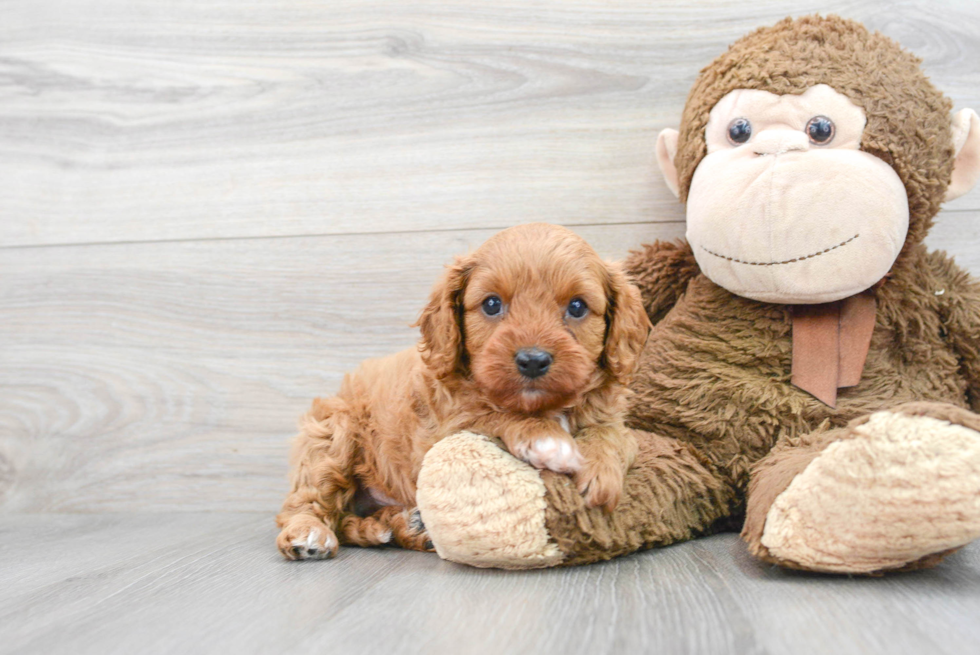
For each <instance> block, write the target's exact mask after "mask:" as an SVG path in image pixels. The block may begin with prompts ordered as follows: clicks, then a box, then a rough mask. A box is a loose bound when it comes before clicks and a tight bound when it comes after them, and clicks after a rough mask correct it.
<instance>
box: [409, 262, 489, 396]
mask: <svg viewBox="0 0 980 655" xmlns="http://www.w3.org/2000/svg"><path fill="white" fill-rule="evenodd" d="M473 266H474V263H473V262H472V261H471V260H470V259H468V258H466V259H464V258H462V257H457V258H456V261H454V262H453V263H452V264H451V265H450V266H448V267H447V268H446V272H445V273H444V274H443V276H442V278H440V280H439V281H438V282H436V284H435V286H433V287H432V295H431V296H430V297H429V304H427V305H426V306H425V309H423V310H422V313H421V314H420V315H419V320H418V321H416V322H415V325H414V327H419V328H421V331H422V341H421V342H420V343H419V350H420V351H421V352H422V361H423V362H425V365H426V366H428V367H429V369H430V370H431V371H432V372H433V373H434V374H435V376H436V377H437V378H439V379H442V378H446V377H448V376H450V375H452V374H453V373H454V372H455V371H456V369H457V368H458V367H459V366H460V364H461V363H462V359H463V352H464V345H463V292H464V291H465V290H466V281H467V279H468V278H469V275H470V272H471V271H472V269H473Z"/></svg>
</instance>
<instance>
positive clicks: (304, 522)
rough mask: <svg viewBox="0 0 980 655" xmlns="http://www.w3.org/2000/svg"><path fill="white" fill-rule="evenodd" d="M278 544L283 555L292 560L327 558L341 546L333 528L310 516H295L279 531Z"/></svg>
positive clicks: (332, 555) (334, 553)
mask: <svg viewBox="0 0 980 655" xmlns="http://www.w3.org/2000/svg"><path fill="white" fill-rule="evenodd" d="M276 546H278V547H279V552H280V553H282V555H283V557H285V558H286V559H291V560H300V559H327V558H329V557H334V556H335V555H336V554H337V550H338V549H339V548H340V544H339V543H338V542H337V536H336V535H335V534H334V533H333V530H331V529H330V528H328V527H327V526H326V525H324V524H323V523H322V522H321V521H318V520H316V519H313V518H308V517H293V519H292V520H290V522H289V523H288V524H286V527H284V528H283V529H282V532H280V533H279V537H278V538H277V539H276Z"/></svg>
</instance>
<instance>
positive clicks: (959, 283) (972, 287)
mask: <svg viewBox="0 0 980 655" xmlns="http://www.w3.org/2000/svg"><path fill="white" fill-rule="evenodd" d="M932 263H933V265H934V266H935V267H937V268H938V269H939V271H938V272H939V273H940V275H939V276H938V277H939V279H940V280H942V282H943V285H942V286H943V288H941V289H936V290H935V292H934V293H936V294H937V296H938V297H939V301H940V308H941V310H940V311H941V312H942V314H943V316H942V319H943V327H944V329H945V331H946V339H948V340H949V341H950V343H952V345H953V348H954V349H955V350H956V353H957V355H959V358H960V362H961V364H960V370H961V372H962V375H963V377H964V378H965V379H966V383H967V402H968V403H969V404H970V407H971V408H972V409H973V411H975V412H980V281H978V280H977V279H975V278H974V277H972V276H971V275H970V274H969V273H967V272H966V271H964V270H962V269H961V268H959V267H958V266H956V264H954V263H953V260H952V259H950V258H949V257H947V256H946V254H945V253H933V261H932Z"/></svg>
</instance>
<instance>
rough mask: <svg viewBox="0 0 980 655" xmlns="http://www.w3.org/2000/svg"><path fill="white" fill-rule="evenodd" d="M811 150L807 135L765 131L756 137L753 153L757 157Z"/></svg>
mask: <svg viewBox="0 0 980 655" xmlns="http://www.w3.org/2000/svg"><path fill="white" fill-rule="evenodd" d="M809 149H810V141H809V139H808V138H807V136H806V134H804V133H803V132H799V131H796V130H776V129H773V130H763V131H762V132H759V133H758V134H757V135H755V139H754V140H753V141H752V151H753V152H755V154H757V155H781V154H783V153H786V152H790V151H792V150H798V151H801V152H805V151H807V150H809Z"/></svg>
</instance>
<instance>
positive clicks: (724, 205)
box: [657, 16, 980, 304]
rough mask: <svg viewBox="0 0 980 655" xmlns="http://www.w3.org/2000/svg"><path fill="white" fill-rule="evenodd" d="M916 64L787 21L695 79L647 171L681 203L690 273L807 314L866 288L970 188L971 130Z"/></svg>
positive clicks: (969, 120)
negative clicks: (812, 306)
mask: <svg viewBox="0 0 980 655" xmlns="http://www.w3.org/2000/svg"><path fill="white" fill-rule="evenodd" d="M919 64H920V60H919V59H918V58H916V57H915V56H913V55H911V54H909V53H907V52H906V51H904V50H902V49H901V48H900V47H899V46H898V45H897V44H896V43H895V42H893V41H891V40H890V39H888V38H887V37H885V36H882V35H881V34H878V33H870V32H868V31H867V29H865V28H864V27H863V26H862V25H860V24H859V23H855V22H853V21H848V20H844V19H841V18H838V17H836V16H830V17H826V18H823V17H819V16H809V17H806V18H801V19H798V20H791V19H786V20H784V21H781V22H780V23H778V24H776V25H774V26H773V27H769V28H763V29H760V30H758V31H756V32H754V33H752V34H749V35H748V36H746V37H744V38H742V39H741V40H739V41H737V42H736V43H735V44H733V45H732V46H731V48H730V49H729V50H728V52H726V53H725V54H723V55H722V56H720V57H719V58H717V59H716V60H715V61H714V62H712V63H711V64H710V65H709V66H707V67H706V68H705V69H704V70H703V71H701V75H700V77H699V78H698V80H697V82H696V83H695V84H694V87H693V89H692V90H691V93H690V95H689V96H688V99H687V104H686V106H685V108H684V114H683V117H682V119H681V128H680V131H679V132H678V131H676V130H664V131H663V132H661V134H660V136H659V138H658V140H657V160H658V163H659V164H660V168H661V170H662V171H663V174H664V178H665V180H666V181H667V185H668V186H669V187H670V188H671V190H672V191H673V192H674V193H675V194H676V195H678V196H679V197H680V198H681V200H682V201H686V203H687V238H688V241H689V242H690V244H691V247H692V248H693V250H694V254H695V257H696V259H697V261H698V264H699V266H700V268H701V270H702V272H703V273H704V274H705V275H706V276H707V277H708V278H709V279H711V280H712V281H713V282H715V283H716V284H718V285H719V286H721V287H724V288H725V289H727V290H729V291H731V292H732V293H734V294H736V295H740V296H745V297H748V298H752V299H754V300H760V301H766V302H776V303H788V304H809V303H825V302H831V301H836V300H840V299H843V298H847V297H849V296H853V295H854V294H858V293H860V292H862V291H864V290H865V289H868V288H870V287H872V286H874V285H875V284H876V283H877V282H878V281H879V280H881V279H882V278H883V277H885V275H886V274H887V273H888V271H889V270H891V268H892V267H893V265H894V264H895V262H896V260H897V259H899V258H901V256H902V253H903V252H907V251H908V250H909V249H910V248H911V247H913V246H915V245H916V244H918V243H920V242H921V241H922V240H923V239H924V238H925V235H926V233H927V232H928V230H929V227H930V226H931V224H932V219H933V217H934V216H935V215H936V213H937V212H938V211H939V205H940V203H941V202H942V201H943V200H944V199H951V198H954V197H957V196H959V195H962V194H963V193H966V192H967V191H969V190H970V188H972V186H973V185H974V184H975V183H976V181H977V178H978V177H980V119H978V117H977V114H976V113H975V112H974V111H973V110H970V109H964V110H962V111H960V112H959V113H957V114H956V115H955V116H953V117H951V116H950V113H951V110H952V103H951V102H950V101H949V99H947V98H946V97H944V96H943V95H942V94H941V93H940V92H939V91H938V90H936V88H935V87H934V86H933V85H932V84H931V83H930V82H929V80H928V79H927V78H926V76H925V75H924V74H923V73H922V71H921V70H920V68H919Z"/></svg>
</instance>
